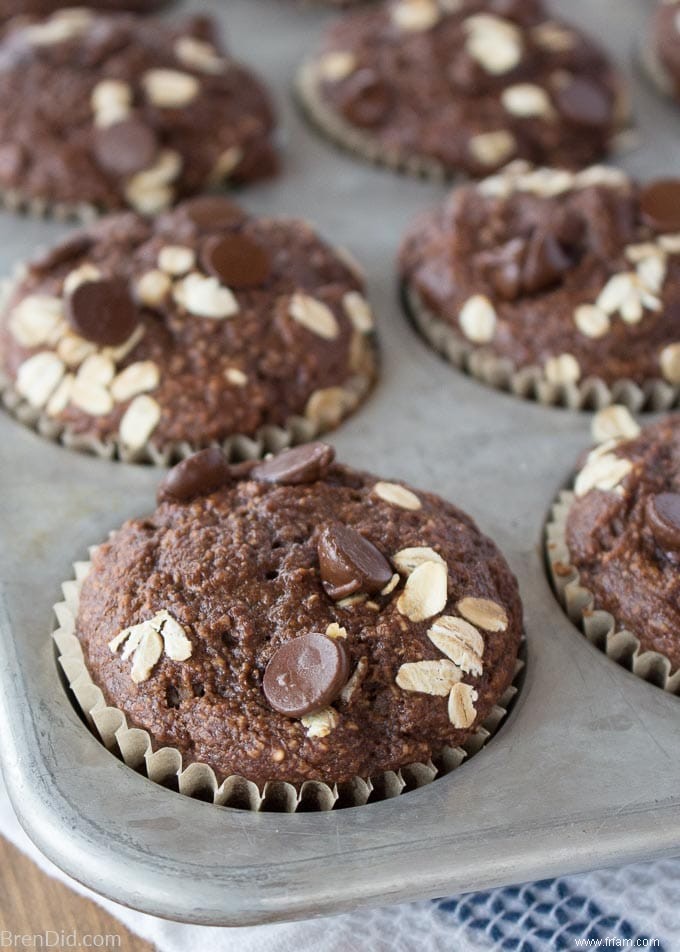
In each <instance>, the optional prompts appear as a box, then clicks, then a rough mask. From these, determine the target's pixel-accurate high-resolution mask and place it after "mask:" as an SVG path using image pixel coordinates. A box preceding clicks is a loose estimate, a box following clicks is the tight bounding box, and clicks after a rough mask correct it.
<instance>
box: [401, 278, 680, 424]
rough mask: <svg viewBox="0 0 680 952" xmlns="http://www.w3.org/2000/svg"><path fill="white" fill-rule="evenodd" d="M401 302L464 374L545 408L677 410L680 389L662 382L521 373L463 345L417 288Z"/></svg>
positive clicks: (524, 370)
mask: <svg viewBox="0 0 680 952" xmlns="http://www.w3.org/2000/svg"><path fill="white" fill-rule="evenodd" d="M402 298H403V302H404V307H405V309H406V312H407V314H408V316H409V317H410V318H411V320H412V321H413V323H414V324H415V326H416V328H417V330H418V331H419V332H420V333H421V334H422V336H423V337H424V338H425V340H426V341H427V342H428V343H429V344H430V345H431V346H432V347H433V348H434V349H435V350H436V351H437V352H438V353H439V354H441V356H442V357H444V358H445V359H446V360H448V361H449V363H451V364H453V365H454V366H455V367H457V368H458V369H459V370H462V371H464V372H465V373H467V374H469V375H470V376H471V377H474V378H475V379H476V380H479V381H481V382H482V383H485V384H487V385H488V386H490V387H494V388H496V389H497V390H503V391H505V392H506V393H512V394H514V395H515V396H517V397H523V398H524V399H526V400H536V401H537V402H538V403H542V404H543V405H544V406H561V407H566V408H568V409H569V410H601V409H603V408H604V407H608V406H611V405H612V404H615V403H616V404H623V406H625V407H626V408H627V409H629V410H630V411H631V412H633V413H639V412H640V411H642V410H648V411H650V412H652V411H653V412H658V411H662V410H669V409H671V408H672V407H674V406H676V404H677V403H678V400H679V398H680V387H679V386H673V385H671V384H669V383H666V381H665V380H661V379H660V378H655V379H650V380H646V381H645V382H644V383H642V384H638V383H635V381H633V380H625V379H624V380H617V381H615V382H614V383H611V384H608V383H605V381H604V380H602V379H600V378H599V377H586V378H585V379H583V380H580V381H578V383H566V384H565V383H561V384H557V383H554V382H552V381H550V380H548V378H547V377H546V375H545V372H544V370H543V368H542V367H539V366H530V367H521V368H519V369H518V368H517V367H516V366H515V365H514V364H513V363H512V362H511V361H510V360H508V359H507V358H502V357H499V356H498V355H497V354H494V353H493V351H491V349H490V348H488V347H483V346H479V345H475V344H473V343H470V342H469V341H466V340H464V339H463V338H462V337H460V336H459V335H458V334H457V333H456V332H455V330H454V329H453V328H452V327H451V325H450V324H448V323H447V322H446V321H445V320H443V319H442V318H440V317H437V316H436V315H435V314H433V313H432V311H430V310H429V309H428V308H427V307H426V306H425V305H424V304H423V301H422V299H421V297H420V295H419V294H418V293H417V292H416V291H415V290H414V289H413V288H409V287H408V286H407V285H405V286H404V287H403V288H402Z"/></svg>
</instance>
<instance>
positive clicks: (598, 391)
mask: <svg viewBox="0 0 680 952" xmlns="http://www.w3.org/2000/svg"><path fill="white" fill-rule="evenodd" d="M679 255H680V181H679V180H658V181H654V182H650V183H648V184H646V185H643V186H640V185H638V184H636V183H635V182H633V181H631V180H630V179H629V178H628V177H627V176H626V175H625V173H623V172H622V171H620V170H618V169H613V168H605V167H601V166H593V167H592V168H590V169H586V170H584V171H582V172H578V173H572V172H568V171H562V170H555V169H546V168H531V167H528V166H526V165H525V164H523V163H514V164H512V165H511V166H509V167H508V168H507V169H506V170H504V171H503V172H502V173H501V174H500V175H497V176H493V177H491V178H488V179H486V180H484V181H482V182H480V183H478V184H470V185H466V186H463V187H460V188H458V189H455V190H454V191H453V192H452V193H451V194H450V195H449V197H448V198H447V199H446V200H445V202H444V203H442V205H441V206H440V207H438V208H436V209H435V210H434V211H433V212H431V213H429V214H427V215H426V216H424V217H423V218H422V219H421V220H420V221H419V222H417V223H416V224H415V226H414V227H413V228H412V230H411V231H410V233H409V234H408V236H407V237H406V239H405V241H404V243H403V245H402V248H401V253H400V259H399V267H400V274H401V280H402V282H403V287H404V292H405V293H404V297H405V301H406V304H407V308H408V310H409V312H410V313H411V315H412V317H413V318H414V320H415V323H416V325H417V326H418V328H419V329H420V330H421V332H422V333H423V334H424V335H425V337H426V338H427V339H428V340H429V341H430V342H431V343H432V344H433V345H434V346H435V347H436V348H438V349H439V350H441V351H442V353H444V354H445V356H447V357H448V358H449V359H451V360H452V361H453V362H455V363H457V364H458V365H459V366H463V367H465V368H467V369H468V370H469V371H470V372H471V373H473V374H474V375H475V376H478V377H480V378H481V379H484V380H486V381H488V382H491V383H493V384H495V385H497V386H501V387H503V388H506V389H512V390H513V391H514V392H516V393H518V394H521V395H523V396H531V397H537V398H538V399H540V400H542V401H543V402H563V403H566V404H568V405H569V406H571V407H575V408H577V407H589V406H602V405H604V404H606V403H608V402H611V401H612V399H615V398H616V397H618V398H619V399H620V400H623V401H624V402H627V403H629V404H630V405H631V406H635V407H641V406H647V407H652V408H660V407H664V406H670V405H671V404H672V403H673V402H674V400H675V399H676V398H677V395H678V392H679V391H678V387H679V385H680V257H679Z"/></svg>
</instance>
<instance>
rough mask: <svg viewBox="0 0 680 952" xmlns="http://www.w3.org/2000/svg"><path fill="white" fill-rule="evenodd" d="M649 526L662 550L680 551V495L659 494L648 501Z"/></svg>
mask: <svg viewBox="0 0 680 952" xmlns="http://www.w3.org/2000/svg"><path fill="white" fill-rule="evenodd" d="M646 515H647V524H648V526H649V528H650V529H651V530H652V535H653V536H654V538H655V539H656V541H657V542H658V544H659V545H660V546H661V548H662V549H671V550H678V549H680V493H657V494H656V495H655V496H650V497H649V499H648V500H647V510H646Z"/></svg>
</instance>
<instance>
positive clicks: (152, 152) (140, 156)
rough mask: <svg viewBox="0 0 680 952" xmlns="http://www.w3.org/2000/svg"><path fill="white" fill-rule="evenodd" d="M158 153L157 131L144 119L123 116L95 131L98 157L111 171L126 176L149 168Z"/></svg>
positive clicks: (102, 164) (95, 145)
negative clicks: (119, 119) (121, 118)
mask: <svg viewBox="0 0 680 952" xmlns="http://www.w3.org/2000/svg"><path fill="white" fill-rule="evenodd" d="M157 153H158V140H157V138H156V134H155V133H154V131H153V130H152V129H150V128H149V126H147V125H146V124H145V123H144V122H142V121H141V120H140V119H135V118H134V117H133V118H131V119H123V120H122V121H121V122H115V123H114V124H113V125H111V126H102V127H101V128H98V129H96V131H95V138H94V154H95V158H96V159H97V162H98V164H99V166H100V167H101V168H102V169H103V170H104V171H105V172H108V173H109V174H110V175H116V176H120V177H123V176H126V175H134V173H135V172H140V171H141V170H142V169H148V168H149V166H151V165H153V162H154V159H155V158H156V155H157Z"/></svg>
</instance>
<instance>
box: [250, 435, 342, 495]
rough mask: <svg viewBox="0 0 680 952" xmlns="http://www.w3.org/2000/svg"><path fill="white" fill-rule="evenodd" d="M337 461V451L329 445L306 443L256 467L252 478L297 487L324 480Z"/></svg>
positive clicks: (262, 481)
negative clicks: (335, 460) (329, 468)
mask: <svg viewBox="0 0 680 952" xmlns="http://www.w3.org/2000/svg"><path fill="white" fill-rule="evenodd" d="M334 459H335V450H334V449H333V447H332V446H329V445H328V444H327V443H306V444H305V445H304V446H296V447H295V449H292V450H284V451H283V453H279V454H278V455H277V456H273V457H272V458H271V459H268V460H265V461H264V463H260V464H259V465H258V466H256V467H255V468H254V469H253V471H252V473H251V476H252V478H253V479H257V480H258V481H259V482H261V483H280V484H281V485H283V486H297V485H300V484H302V483H315V482H316V481H317V479H323V477H324V476H325V475H326V473H327V472H328V467H329V466H330V465H331V463H332V462H333V460H334Z"/></svg>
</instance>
